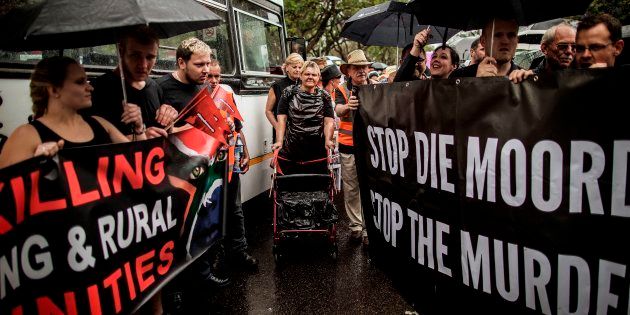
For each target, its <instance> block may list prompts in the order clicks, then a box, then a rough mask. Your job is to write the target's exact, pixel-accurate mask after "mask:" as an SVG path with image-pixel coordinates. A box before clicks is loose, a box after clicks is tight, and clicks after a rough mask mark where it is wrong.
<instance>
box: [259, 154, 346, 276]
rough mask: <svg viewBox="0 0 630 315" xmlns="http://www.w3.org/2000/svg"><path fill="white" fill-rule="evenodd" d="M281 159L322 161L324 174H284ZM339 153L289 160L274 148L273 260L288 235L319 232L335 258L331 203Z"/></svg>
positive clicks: (280, 254)
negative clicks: (324, 168)
mask: <svg viewBox="0 0 630 315" xmlns="http://www.w3.org/2000/svg"><path fill="white" fill-rule="evenodd" d="M279 160H281V161H282V162H283V163H295V164H297V165H301V166H308V165H315V164H316V163H326V166H327V170H328V173H327V174H290V175H285V174H284V173H283V172H282V170H281V169H280V167H279V165H278V164H279V163H278V162H279ZM338 162H339V154H333V152H332V151H331V150H329V152H328V157H326V158H322V159H317V160H311V161H291V160H288V159H286V158H283V157H281V156H279V155H278V150H276V151H275V152H274V173H273V175H272V185H271V186H272V187H271V194H272V195H273V200H274V204H273V205H274V206H273V251H272V252H273V257H274V260H275V262H276V264H278V263H280V261H281V260H282V259H283V257H284V256H285V254H286V248H285V247H286V246H285V245H284V243H285V242H286V241H287V240H288V239H299V238H302V237H304V236H306V234H311V235H314V234H319V235H321V236H323V237H325V239H326V244H327V246H328V249H327V251H328V255H329V256H330V257H331V258H332V259H333V260H336V259H337V254H338V246H337V227H336V222H337V210H336V208H335V205H334V203H333V200H334V195H335V193H336V192H337V191H338V189H337V187H338V186H337V185H336V184H335V183H336V182H337V181H336V179H337V177H338V175H336V173H338V171H336V170H338V169H339V164H338Z"/></svg>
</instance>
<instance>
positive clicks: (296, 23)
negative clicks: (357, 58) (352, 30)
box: [284, 0, 397, 64]
mask: <svg viewBox="0 0 630 315" xmlns="http://www.w3.org/2000/svg"><path fill="white" fill-rule="evenodd" d="M381 2H383V0H354V1H352V0H323V1H322V0H286V1H285V2H284V4H285V15H286V22H287V28H288V30H287V33H288V34H289V36H298V37H304V38H305V39H306V40H307V41H308V46H307V48H306V53H307V54H308V55H309V56H324V55H336V56H339V57H341V58H342V59H344V60H345V59H346V56H347V55H348V53H349V52H351V51H352V50H354V49H357V48H365V47H364V46H362V45H360V44H358V43H356V42H353V41H350V40H347V39H345V38H342V37H341V36H339V33H340V32H341V28H342V26H343V23H344V22H345V21H346V20H347V19H348V18H350V17H351V16H352V15H353V14H355V13H356V12H357V11H359V10H360V9H361V8H365V7H369V6H372V5H376V4H379V3H381ZM366 53H367V55H368V58H370V59H371V60H374V61H381V62H385V63H389V64H393V63H394V62H396V60H397V59H396V48H391V47H369V48H367V50H366Z"/></svg>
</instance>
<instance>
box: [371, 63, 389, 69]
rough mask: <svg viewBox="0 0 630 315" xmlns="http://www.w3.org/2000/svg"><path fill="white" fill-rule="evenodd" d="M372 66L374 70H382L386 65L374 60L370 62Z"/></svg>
mask: <svg viewBox="0 0 630 315" xmlns="http://www.w3.org/2000/svg"><path fill="white" fill-rule="evenodd" d="M372 68H374V70H378V71H382V70H385V68H387V65H386V64H384V63H382V62H374V63H372Z"/></svg>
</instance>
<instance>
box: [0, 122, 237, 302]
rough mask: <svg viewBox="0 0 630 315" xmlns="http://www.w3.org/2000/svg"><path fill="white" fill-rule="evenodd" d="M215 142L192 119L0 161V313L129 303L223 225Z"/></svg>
mask: <svg viewBox="0 0 630 315" xmlns="http://www.w3.org/2000/svg"><path fill="white" fill-rule="evenodd" d="M215 151H216V141H214V140H213V139H212V138H210V137H209V136H207V135H205V134H204V133H202V132H200V131H198V130H196V129H190V130H187V131H184V132H181V133H179V134H176V135H172V136H171V137H170V138H169V139H164V138H159V139H153V140H148V141H142V142H133V143H126V144H117V145H104V146H93V147H85V148H79V149H70V150H62V151H60V152H59V155H58V156H56V157H55V158H54V159H43V158H39V159H31V160H27V161H25V162H22V163H20V164H18V165H14V166H12V167H9V168H6V169H3V170H2V171H0V314H61V313H63V314H113V313H130V312H132V311H133V310H134V309H137V308H138V307H139V306H140V305H141V304H142V303H144V302H145V301H147V300H148V299H149V298H150V297H151V296H152V295H153V294H154V293H155V292H156V291H157V290H159V288H160V287H162V286H163V285H164V284H165V283H166V282H167V281H168V280H169V279H170V278H172V277H173V276H174V275H175V274H177V273H178V272H179V271H181V270H182V269H183V268H184V267H185V266H187V265H188V264H189V263H190V262H192V261H193V260H194V259H195V258H197V257H198V256H199V255H201V254H202V253H203V252H204V251H205V250H206V249H207V248H208V247H209V246H211V245H212V244H213V242H214V241H215V240H216V239H217V238H218V237H220V235H221V232H222V221H221V220H222V210H221V209H222V208H221V195H222V194H221V187H222V182H223V175H224V169H225V163H223V162H220V161H219V160H218V159H217V158H216V156H214V155H215Z"/></svg>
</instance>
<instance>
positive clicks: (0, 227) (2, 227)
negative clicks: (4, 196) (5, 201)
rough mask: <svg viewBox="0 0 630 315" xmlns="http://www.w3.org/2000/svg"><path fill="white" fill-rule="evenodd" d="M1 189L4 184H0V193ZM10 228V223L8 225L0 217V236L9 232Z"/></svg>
mask: <svg viewBox="0 0 630 315" xmlns="http://www.w3.org/2000/svg"><path fill="white" fill-rule="evenodd" d="M2 188H4V183H0V191H2ZM12 228H13V226H12V225H11V223H9V221H7V219H5V218H4V217H3V216H1V215H0V235H2V234H4V233H6V232H9V231H11V229H12Z"/></svg>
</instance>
